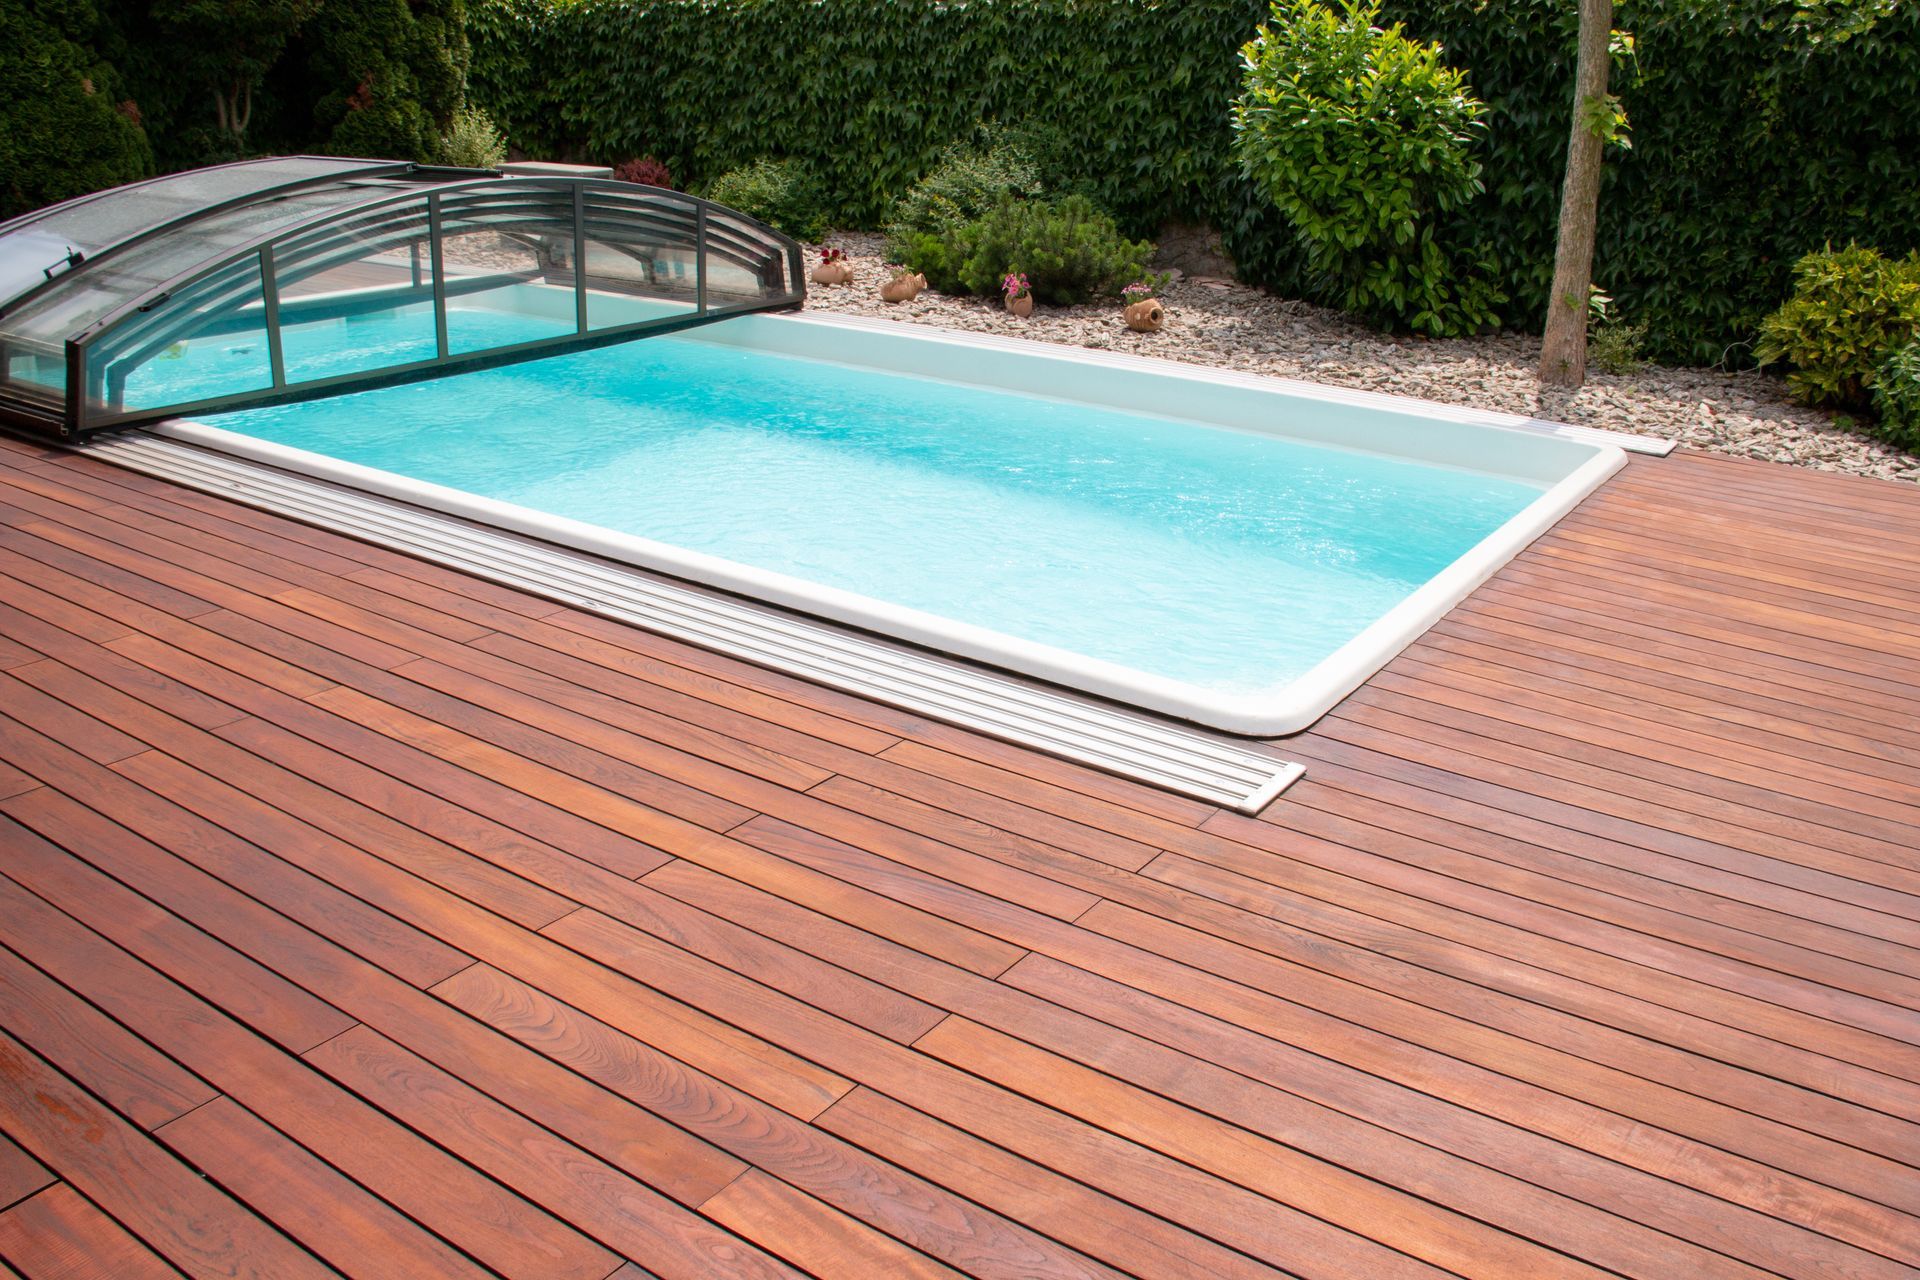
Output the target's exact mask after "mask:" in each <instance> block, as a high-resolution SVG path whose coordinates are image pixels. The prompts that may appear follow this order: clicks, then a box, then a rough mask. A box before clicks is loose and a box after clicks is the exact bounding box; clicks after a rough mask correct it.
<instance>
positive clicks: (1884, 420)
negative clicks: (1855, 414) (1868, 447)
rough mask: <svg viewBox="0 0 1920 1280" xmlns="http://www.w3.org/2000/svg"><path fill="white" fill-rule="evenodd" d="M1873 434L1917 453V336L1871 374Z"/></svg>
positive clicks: (1919, 428) (1919, 439) (1919, 405)
mask: <svg viewBox="0 0 1920 1280" xmlns="http://www.w3.org/2000/svg"><path fill="white" fill-rule="evenodd" d="M1873 411H1874V412H1875V413H1877V414H1879V415H1880V421H1879V422H1878V423H1877V424H1875V427H1874V434H1875V435H1877V436H1879V437H1880V438H1881V439H1882V440H1885V441H1886V442H1887V443H1889V444H1891V445H1894V446H1895V447H1896V448H1901V449H1905V450H1906V451H1907V452H1908V453H1920V338H1915V339H1914V340H1913V341H1912V342H1909V343H1907V344H1906V345H1904V346H1900V347H1895V348H1894V350H1893V354H1892V355H1889V356H1888V357H1887V358H1886V359H1885V360H1884V361H1882V362H1881V364H1880V368H1879V369H1878V370H1877V371H1876V372H1875V373H1874V376H1873Z"/></svg>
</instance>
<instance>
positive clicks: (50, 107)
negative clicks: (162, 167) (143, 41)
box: [0, 0, 153, 219]
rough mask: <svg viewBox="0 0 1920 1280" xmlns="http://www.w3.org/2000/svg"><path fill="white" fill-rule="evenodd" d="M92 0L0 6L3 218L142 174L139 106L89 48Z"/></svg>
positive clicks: (146, 157) (146, 167)
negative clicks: (127, 95)
mask: <svg viewBox="0 0 1920 1280" xmlns="http://www.w3.org/2000/svg"><path fill="white" fill-rule="evenodd" d="M98 22H99V17H98V15H97V13H96V12H95V10H94V7H93V5H92V4H91V3H88V0H25V3H20V2H19V0H8V2H7V3H6V4H4V5H0V219H4V218H10V217H12V216H13V215H14V214H17V213H24V212H26V211H27V210H28V209H34V208H38V207H39V206H41V205H43V204H52V203H53V202H55V201H57V200H68V199H71V198H73V197H74V196H79V195H85V194H86V193H87V192H89V191H97V190H99V189H100V188H101V187H113V186H118V185H119V184H121V183H123V182H131V181H132V180H133V179H135V178H140V177H144V176H146V174H148V173H149V172H151V171H152V168H153V153H152V152H151V151H150V150H149V149H148V147H147V136H146V133H145V132H144V131H143V130H142V129H141V127H140V123H139V121H140V110H139V108H138V107H137V106H135V105H134V103H133V102H132V101H131V100H130V99H129V98H127V97H126V96H125V95H124V91H123V90H122V88H121V85H120V81H119V77H118V76H117V75H116V74H115V71H114V69H113V67H112V66H110V65H109V64H107V63H105V62H103V61H102V60H101V59H100V58H99V56H98V55H97V54H96V53H94V51H93V49H92V47H90V43H89V38H90V36H91V35H92V33H93V32H94V31H95V30H96V28H97V25H98Z"/></svg>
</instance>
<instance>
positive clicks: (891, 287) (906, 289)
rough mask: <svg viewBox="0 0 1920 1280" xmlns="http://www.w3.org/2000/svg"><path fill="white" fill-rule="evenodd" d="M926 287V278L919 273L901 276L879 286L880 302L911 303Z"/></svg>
mask: <svg viewBox="0 0 1920 1280" xmlns="http://www.w3.org/2000/svg"><path fill="white" fill-rule="evenodd" d="M926 287H927V278H926V277H925V276H923V275H921V274H920V273H919V272H917V271H916V272H914V273H912V274H911V275H907V274H901V275H897V276H895V277H894V278H893V279H891V280H889V281H887V282H886V283H885V284H883V285H881V286H880V300H881V301H882V302H912V301H913V300H914V299H915V298H917V297H919V296H920V291H921V290H922V289H924V288H926Z"/></svg>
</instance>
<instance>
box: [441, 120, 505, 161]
mask: <svg viewBox="0 0 1920 1280" xmlns="http://www.w3.org/2000/svg"><path fill="white" fill-rule="evenodd" d="M506 158H507V141H506V139H505V138H502V137H501V136H500V131H499V130H498V129H496V128H494V127H493V121H492V119H491V118H489V117H488V115H487V113H486V112H484V111H482V110H480V108H478V107H473V106H467V107H461V108H460V109H459V110H458V111H456V112H454V113H453V127H452V128H450V129H448V130H447V132H446V134H445V135H444V136H442V137H441V139H440V162H441V163H442V164H450V165H455V166H457V167H459V168H462V169H496V168H498V167H499V166H500V164H501V162H502V161H504V160H505V159H506Z"/></svg>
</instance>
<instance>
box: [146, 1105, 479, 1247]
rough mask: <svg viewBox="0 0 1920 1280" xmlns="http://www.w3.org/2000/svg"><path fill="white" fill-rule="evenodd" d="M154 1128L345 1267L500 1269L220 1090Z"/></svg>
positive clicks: (217, 1178) (226, 1184)
mask: <svg viewBox="0 0 1920 1280" xmlns="http://www.w3.org/2000/svg"><path fill="white" fill-rule="evenodd" d="M154 1136H155V1137H157V1138H159V1139H160V1140H161V1141H163V1142H165V1143H166V1144H167V1146H169V1147H171V1148H172V1149H173V1150H174V1152H176V1153H177V1154H179V1155H180V1156H182V1157H183V1158H185V1159H186V1160H187V1161H188V1162H190V1163H191V1164H193V1165H194V1167H196V1168H197V1169H199V1170H200V1171H201V1172H202V1173H204V1174H205V1175H206V1176H207V1177H209V1178H212V1179H213V1180H214V1181H215V1182H218V1183H219V1184H220V1185H221V1186H223V1187H225V1188H226V1189H227V1190H228V1191H229V1192H230V1193H231V1194H233V1195H235V1196H238V1197H240V1198H241V1199H242V1200H244V1201H245V1202H246V1203H247V1204H249V1205H251V1206H253V1208H254V1210H255V1211H256V1212H258V1213H261V1214H263V1215H265V1216H266V1217H268V1218H269V1219H271V1220H272V1221H273V1222H275V1223H276V1224H278V1225H279V1226H280V1227H281V1229H282V1230H284V1231H286V1233H287V1234H288V1235H290V1236H292V1237H293V1238H294V1239H295V1240H298V1241H300V1242H301V1243H302V1244H304V1245H305V1246H306V1247H307V1248H308V1249H310V1250H312V1251H313V1253H314V1254H315V1255H316V1256H317V1257H319V1258H321V1259H323V1260H324V1261H326V1262H327V1263H328V1264H329V1265H331V1266H333V1267H334V1268H335V1269H336V1270H338V1271H339V1272H340V1274H341V1275H343V1276H351V1277H353V1280H415V1278H416V1277H420V1276H436V1277H439V1276H444V1277H447V1280H486V1278H487V1277H490V1276H492V1275H493V1274H494V1273H493V1272H491V1271H488V1270H486V1269H484V1268H482V1267H481V1266H479V1265H478V1264H477V1263H475V1262H474V1261H473V1260H472V1259H470V1258H468V1257H466V1256H465V1255H464V1254H462V1253H459V1252H457V1251H456V1250H454V1249H453V1248H451V1247H450V1246H448V1245H447V1243H446V1242H445V1241H443V1240H439V1239H437V1238H435V1237H434V1236H432V1235H431V1234H429V1233H428V1232H426V1231H424V1230H422V1229H421V1228H420V1226H419V1225H418V1224H416V1223H414V1222H413V1221H411V1220H410V1219H408V1218H406V1217H403V1216H402V1215H401V1214H399V1213H396V1212H395V1211H394V1210H393V1208H392V1207H391V1206H389V1205H388V1204H387V1203H386V1202H385V1201H383V1200H380V1199H378V1198H376V1197H374V1196H372V1195H370V1194H368V1193H367V1192H366V1191H365V1190H364V1189H362V1188H361V1187H360V1186H358V1185H357V1184H355V1183H354V1182H352V1181H351V1180H349V1179H347V1178H344V1177H342V1176H341V1175H340V1174H339V1173H337V1172H335V1171H334V1170H333V1169H331V1168H329V1167H328V1166H327V1165H325V1164H323V1163H322V1162H321V1161H319V1160H318V1159H316V1158H315V1157H314V1156H313V1154H312V1153H311V1152H308V1151H307V1150H306V1149H305V1148H303V1147H301V1146H300V1145H299V1144H297V1143H295V1142H292V1141H290V1140H289V1139H288V1138H287V1137H286V1136H285V1135H284V1134H282V1133H280V1132H279V1131H278V1130H276V1129H274V1128H273V1127H272V1126H271V1125H268V1124H266V1123H265V1122H264V1121H262V1120H261V1119H260V1118H259V1117H258V1116H255V1115H253V1114H252V1113H251V1112H249V1111H247V1110H246V1108H244V1107H242V1106H240V1105H239V1104H238V1103H236V1102H234V1101H233V1100H232V1099H231V1098H217V1099H215V1100H214V1101H212V1102H210V1103H208V1104H207V1105H206V1106H204V1107H201V1108H199V1109H198V1110H195V1111H192V1112H190V1113H188V1114H187V1115H184V1116H182V1117H180V1118H179V1119H178V1120H175V1121H173V1122H171V1123H169V1124H166V1125H163V1126H161V1127H160V1128H159V1129H158V1130H156V1131H155V1133H154Z"/></svg>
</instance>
